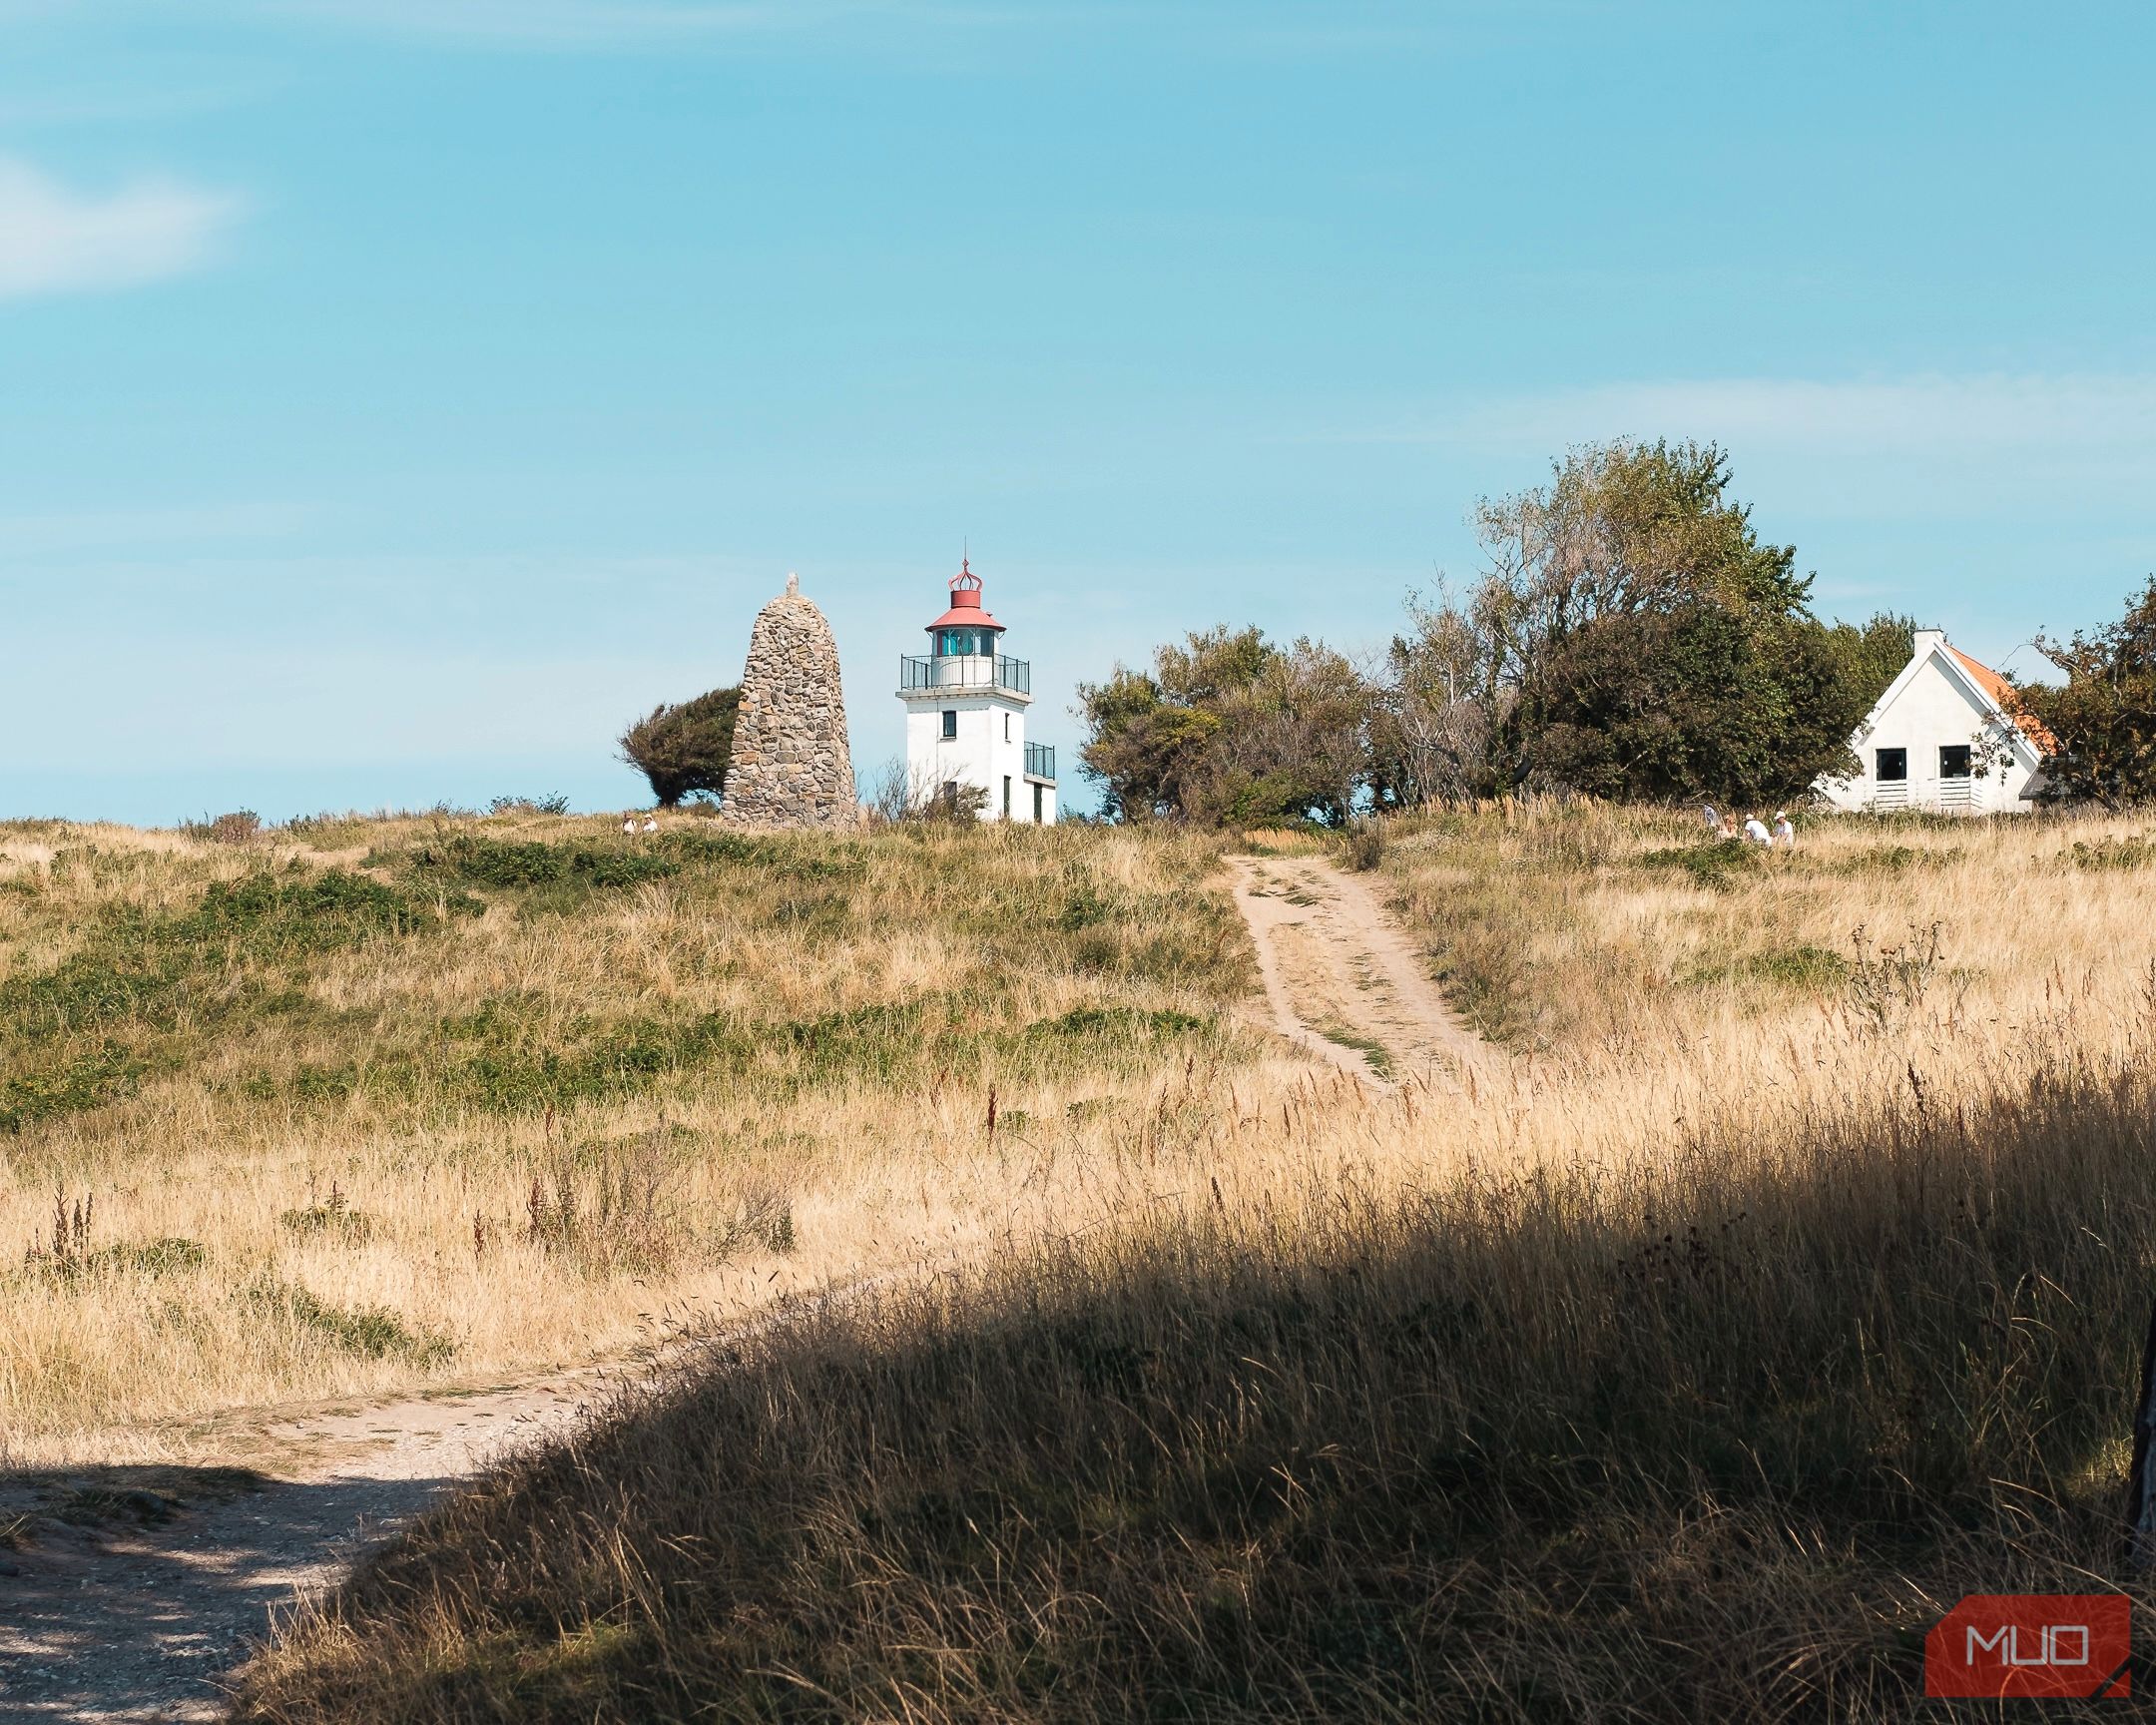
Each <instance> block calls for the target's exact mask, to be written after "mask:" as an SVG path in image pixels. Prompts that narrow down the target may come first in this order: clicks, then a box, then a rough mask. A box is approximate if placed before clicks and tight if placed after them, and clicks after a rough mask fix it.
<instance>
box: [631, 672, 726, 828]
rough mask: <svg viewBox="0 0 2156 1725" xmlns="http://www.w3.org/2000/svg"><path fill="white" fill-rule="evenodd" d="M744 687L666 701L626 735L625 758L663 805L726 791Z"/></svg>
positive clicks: (676, 803) (665, 806)
mask: <svg viewBox="0 0 2156 1725" xmlns="http://www.w3.org/2000/svg"><path fill="white" fill-rule="evenodd" d="M740 710H741V690H740V689H739V688H734V689H713V690H711V691H709V692H708V693H706V694H703V695H699V696H697V697H696V699H695V700H693V701H684V702H681V703H680V704H678V705H668V704H667V703H664V702H662V703H661V704H660V705H659V706H657V707H654V708H653V709H652V710H651V712H649V713H648V714H646V715H645V716H644V717H643V718H642V719H639V720H638V721H637V722H636V723H635V724H634V725H632V726H630V727H629V729H628V730H626V731H624V732H623V733H622V735H621V759H622V760H623V761H625V762H626V763H628V765H630V766H631V767H634V768H635V769H636V770H637V771H638V772H640V773H642V774H643V775H644V777H645V778H646V779H647V780H649V781H650V782H651V789H652V795H653V797H655V798H657V799H658V802H659V807H660V808H662V809H672V808H675V807H676V806H677V805H679V804H680V802H681V800H682V799H683V798H684V797H687V796H688V795H689V794H690V793H691V792H694V791H708V792H711V793H713V794H714V795H720V794H723V793H724V792H725V790H726V776H727V764H728V762H729V760H730V759H731V757H732V755H733V751H734V719H735V715H736V714H737V713H738V712H739V711H740Z"/></svg>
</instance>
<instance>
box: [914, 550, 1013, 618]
mask: <svg viewBox="0 0 2156 1725" xmlns="http://www.w3.org/2000/svg"><path fill="white" fill-rule="evenodd" d="M928 627H929V628H931V629H994V630H996V631H998V632H1000V631H1001V630H1002V628H1003V625H1002V624H1000V623H998V622H997V621H996V620H995V619H994V618H993V617H991V616H989V615H988V613H987V612H985V611H983V610H982V609H981V578H980V577H979V576H978V575H976V574H974V573H973V560H972V558H970V557H966V558H962V559H961V560H960V561H959V564H958V573H957V574H955V575H953V576H952V577H951V584H950V609H949V610H948V611H946V612H944V613H943V615H942V616H940V617H938V618H937V619H936V620H935V621H934V622H933V623H931V624H929V625H928Z"/></svg>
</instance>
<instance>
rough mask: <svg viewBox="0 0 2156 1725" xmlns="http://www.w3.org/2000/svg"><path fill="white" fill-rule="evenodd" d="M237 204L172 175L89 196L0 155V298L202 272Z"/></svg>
mask: <svg viewBox="0 0 2156 1725" xmlns="http://www.w3.org/2000/svg"><path fill="white" fill-rule="evenodd" d="M240 213H241V200H240V199H238V198H237V197H235V196H234V195H233V194H231V193H227V192H217V191H212V190H209V189H207V188H205V187H200V186H193V185H189V184H188V183H186V182H184V181H179V180H172V179H149V180H139V181H136V182H135V183H133V184H131V185H127V186H122V187H120V188H118V189H117V190H114V191H111V192H106V193H97V192H88V191H83V190H80V189H78V188H75V187H71V186H67V185H65V184H63V183H62V182H60V181H59V180H56V179H54V178H53V177H52V176H50V175H48V174H46V173H44V172H43V171H41V170H40V169H38V168H36V167H34V166H32V165H31V164H30V163H28V162H24V161H21V160H19V159H16V158H13V157H0V299H15V298H26V297H29V296H31V295H34V294H48V293H65V292H72V291H84V290H89V289H96V288H130V287H134V286H136V285H137V284H139V283H144V282H155V281H158V280H160V279H162V278H164V277H168V276H179V275H184V274H185V273H187V272H188V271H191V270H196V269H200V268H201V267H202V266H203V265H204V264H205V263H207V262H208V261H209V260H210V259H211V258H212V256H214V254H215V252H216V249H217V246H218V243H219V242H220V241H221V240H222V239H223V238H224V236H225V235H226V234H227V233H228V232H229V231H230V229H231V228H232V226H233V224H234V223H235V222H236V221H237V220H238V219H239V216H240Z"/></svg>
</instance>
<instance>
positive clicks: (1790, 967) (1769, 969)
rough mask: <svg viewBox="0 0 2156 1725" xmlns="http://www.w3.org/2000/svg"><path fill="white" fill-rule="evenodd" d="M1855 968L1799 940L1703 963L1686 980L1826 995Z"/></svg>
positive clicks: (1832, 953)
mask: <svg viewBox="0 0 2156 1725" xmlns="http://www.w3.org/2000/svg"><path fill="white" fill-rule="evenodd" d="M1854 969H1855V966H1854V965H1853V964H1852V963H1851V961H1850V960H1849V959H1847V958H1845V957H1844V956H1843V955H1842V954H1841V953H1839V952H1836V951H1833V950H1831V949H1830V948H1828V947H1825V946H1814V945H1810V944H1808V943H1805V942H1799V943H1798V944H1796V945H1794V946H1780V947H1773V948H1770V949H1769V950H1767V951H1764V952H1747V953H1745V954H1743V955H1742V956H1741V957H1738V958H1736V959H1734V960H1733V961H1731V962H1729V963H1726V964H1703V965H1701V966H1699V967H1698V968H1697V969H1695V970H1694V971H1693V972H1692V973H1691V975H1690V976H1689V977H1687V978H1686V980H1687V981H1689V982H1691V983H1693V984H1695V985H1701V984H1708V985H1713V984H1726V983H1736V984H1739V985H1741V986H1749V985H1752V984H1759V983H1764V984H1766V985H1768V986H1770V987H1773V988H1794V989H1802V990H1805V991H1807V992H1809V993H1815V994H1824V993H1830V992H1832V991H1834V990H1835V989H1838V988H1841V987H1843V986H1845V985H1846V984H1847V983H1848V982H1849V979H1850V977H1851V975H1852V974H1853V972H1854Z"/></svg>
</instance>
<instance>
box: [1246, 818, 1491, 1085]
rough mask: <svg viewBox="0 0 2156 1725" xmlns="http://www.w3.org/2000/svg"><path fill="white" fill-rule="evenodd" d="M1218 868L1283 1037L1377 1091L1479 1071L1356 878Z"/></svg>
mask: <svg viewBox="0 0 2156 1725" xmlns="http://www.w3.org/2000/svg"><path fill="white" fill-rule="evenodd" d="M1229 861H1230V863H1231V865H1232V866H1233V867H1234V869H1235V874H1236V880H1235V900H1236V907H1237V908H1238V909H1240V910H1241V911H1242V912H1243V919H1244V920H1245V921H1246V922H1248V923H1249V924H1250V931H1251V938H1252V940H1253V941H1254V942H1255V943H1256V945H1257V948H1258V968H1259V972H1260V974H1261V975H1262V976H1263V978H1264V980H1265V991H1266V1001H1267V1005H1268V1007H1269V1008H1270V1010H1271V1013H1272V1019H1273V1025H1274V1028H1275V1029H1277V1030H1278V1031H1279V1032H1280V1033H1281V1034H1282V1035H1283V1036H1286V1037H1287V1038H1288V1039H1289V1040H1291V1041H1293V1042H1296V1043H1299V1044H1301V1045H1302V1046H1303V1047H1305V1048H1307V1049H1309V1050H1310V1051H1311V1052H1312V1053H1313V1054H1315V1055H1317V1056H1318V1057H1319V1058H1320V1059H1322V1060H1325V1061H1327V1062H1328V1063H1329V1064H1331V1065H1334V1066H1337V1067H1339V1068H1340V1069H1341V1070H1342V1071H1344V1072H1348V1073H1350V1074H1352V1075H1353V1076H1354V1077H1356V1078H1358V1079H1360V1080H1361V1081H1362V1082H1363V1083H1365V1084H1369V1085H1371V1086H1373V1087H1375V1088H1378V1089H1387V1088H1390V1086H1391V1085H1392V1084H1393V1083H1394V1082H1396V1081H1397V1080H1399V1079H1401V1078H1404V1077H1407V1076H1408V1075H1410V1074H1412V1075H1414V1076H1416V1077H1418V1078H1419V1077H1424V1076H1427V1077H1431V1078H1434V1079H1436V1080H1438V1081H1440V1082H1457V1079H1458V1075H1459V1073H1460V1072H1461V1071H1462V1070H1463V1069H1474V1068H1478V1067H1480V1066H1482V1065H1483V1064H1484V1063H1485V1062H1486V1060H1487V1059H1488V1056H1489V1049H1488V1046H1487V1045H1486V1044H1485V1043H1483V1042H1482V1041H1481V1040H1479V1039H1478V1038H1477V1037H1476V1036H1475V1035H1474V1034H1473V1033H1472V1032H1471V1031H1469V1030H1468V1029H1467V1028H1466V1027H1465V1026H1464V1025H1462V1024H1461V1023H1460V1021H1459V1020H1458V1018H1457V1017H1455V1016H1454V1015H1453V1012H1452V1009H1451V1008H1450V1007H1449V1006H1448V1005H1447V1004H1446V1003H1445V999H1444V996H1443V994H1442V993H1440V992H1439V990H1438V988H1437V985H1436V983H1434V982H1433V981H1431V980H1430V978H1429V976H1428V974H1427V972H1426V969H1425V966H1424V960H1423V958H1422V956H1421V954H1420V953H1419V952H1417V951H1416V950H1415V947H1414V945H1413V943H1412V942H1411V941H1410V940H1409V939H1408V937H1407V935H1406V934H1405V933H1404V932H1403V931H1402V929H1401V928H1400V926H1399V924H1398V922H1397V921H1396V920H1394V918H1393V917H1392V916H1391V915H1390V914H1389V913H1388V912H1387V911H1386V910H1385V908H1384V906H1383V905H1382V904H1381V903H1380V902H1379V901H1378V897H1377V894H1376V892H1375V890H1374V889H1373V887H1372V884H1371V880H1370V878H1369V877H1368V876H1365V875H1360V874H1349V873H1347V872H1345V871H1343V870H1342V869H1340V868H1337V867H1335V866H1334V865H1333V864H1332V863H1328V862H1326V861H1325V860H1324V859H1322V858H1317V857H1236V858H1231V859H1230V860H1229Z"/></svg>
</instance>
